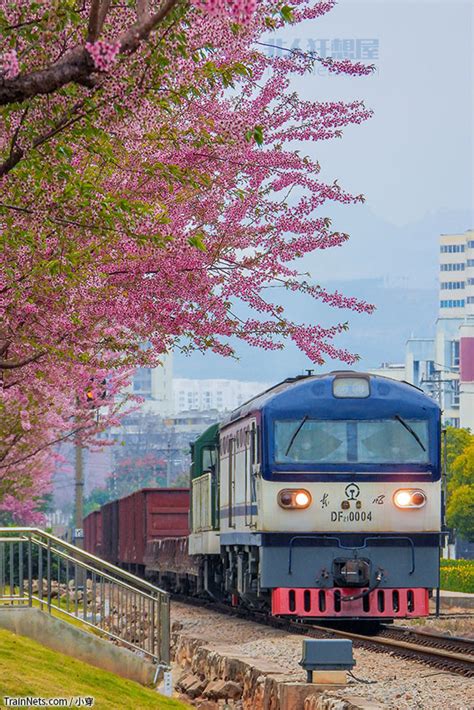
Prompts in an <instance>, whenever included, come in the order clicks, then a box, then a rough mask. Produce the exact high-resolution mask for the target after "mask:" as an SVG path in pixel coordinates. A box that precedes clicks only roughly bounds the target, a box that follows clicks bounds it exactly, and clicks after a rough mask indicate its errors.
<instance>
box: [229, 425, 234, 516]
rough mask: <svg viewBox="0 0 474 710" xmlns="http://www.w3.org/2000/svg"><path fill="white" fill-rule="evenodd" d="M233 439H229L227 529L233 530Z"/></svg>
mask: <svg viewBox="0 0 474 710" xmlns="http://www.w3.org/2000/svg"><path fill="white" fill-rule="evenodd" d="M234 507H235V439H234V438H233V437H231V438H230V439H229V528H235V520H234Z"/></svg>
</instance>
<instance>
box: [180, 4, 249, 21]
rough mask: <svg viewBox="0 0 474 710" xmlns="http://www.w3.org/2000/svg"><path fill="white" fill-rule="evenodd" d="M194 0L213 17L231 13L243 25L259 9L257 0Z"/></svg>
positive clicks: (197, 5)
mask: <svg viewBox="0 0 474 710" xmlns="http://www.w3.org/2000/svg"><path fill="white" fill-rule="evenodd" d="M192 2H193V5H195V6H196V7H198V8H199V9H200V10H203V11H204V12H206V13H207V14H208V15H211V17H226V16H227V17H228V16H229V15H230V16H231V17H232V18H233V19H234V20H235V21H236V22H239V23H241V24H243V25H245V24H247V23H248V22H250V20H251V19H252V17H253V15H254V13H255V10H256V9H257V0H192Z"/></svg>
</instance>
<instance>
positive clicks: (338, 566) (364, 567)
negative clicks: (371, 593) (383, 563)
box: [332, 557, 370, 587]
mask: <svg viewBox="0 0 474 710" xmlns="http://www.w3.org/2000/svg"><path fill="white" fill-rule="evenodd" d="M332 573H333V577H334V583H335V584H337V585H338V586H339V587H367V586H368V585H369V584H370V560H368V559H366V558H364V557H355V558H353V559H349V558H344V557H339V558H337V559H335V560H334V562H333V566H332Z"/></svg>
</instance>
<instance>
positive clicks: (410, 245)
mask: <svg viewBox="0 0 474 710" xmlns="http://www.w3.org/2000/svg"><path fill="white" fill-rule="evenodd" d="M290 4H291V3H290ZM473 18H474V3H473V2H471V1H470V0H469V1H468V0H444V1H433V0H397V1H396V2H395V1H393V0H372V1H369V2H367V1H364V2H361V1H360V0H339V4H338V5H337V6H336V8H335V9H334V10H333V11H331V12H330V13H328V14H327V15H326V16H324V17H322V18H320V19H319V20H315V21H311V22H306V23H305V24H304V25H302V26H299V27H298V28H287V29H286V30H285V32H284V33H282V32H280V33H279V34H278V35H276V36H273V37H272V38H271V39H269V40H268V41H270V42H273V43H276V44H283V46H286V47H292V46H295V42H296V43H298V45H299V46H300V48H301V49H303V50H305V49H309V48H311V47H312V46H314V42H317V45H316V46H317V47H321V46H326V47H328V49H329V48H330V47H331V46H338V45H337V40H347V41H348V42H347V44H346V45H345V46H346V47H347V48H349V49H350V48H352V47H353V48H354V49H355V51H357V50H358V48H359V47H361V41H363V40H375V43H374V44H373V45H372V48H373V49H374V51H375V52H376V53H377V55H378V56H376V57H375V58H374V59H373V60H372V61H373V63H375V64H376V67H377V71H376V72H375V73H374V74H373V75H371V76H369V77H360V78H349V77H344V76H334V75H328V74H327V73H326V72H325V71H323V72H322V73H321V75H320V74H317V73H315V74H313V75H311V76H306V77H302V78H297V79H295V80H294V88H295V89H297V90H298V92H299V93H300V94H301V95H302V96H303V97H304V98H307V99H316V100H341V99H343V100H352V99H363V100H364V101H365V103H366V105H367V106H369V107H370V108H372V109H373V110H374V117H373V118H372V119H370V120H369V121H367V122H366V123H365V124H363V125H361V126H351V127H350V128H348V129H347V131H346V133H345V135H344V137H343V139H342V140H338V141H332V142H321V143H317V144H313V145H311V144H302V145H301V150H302V152H305V153H307V154H309V155H311V156H312V157H314V158H317V159H318V160H319V162H320V163H321V166H322V177H323V178H325V179H327V180H328V181H332V180H333V179H334V178H337V179H338V182H339V184H341V185H343V186H344V187H345V188H346V189H348V190H349V191H352V192H353V193H355V194H359V193H363V194H364V195H365V196H366V203H365V204H364V205H361V206H355V207H345V208H338V209H332V210H331V211H330V212H329V211H326V213H328V212H329V213H330V214H331V216H333V217H334V220H335V227H337V228H338V229H341V230H342V231H346V232H349V234H351V240H350V242H349V243H348V244H347V245H345V246H344V247H343V248H341V249H334V250H326V251H325V252H315V253H314V254H312V255H308V256H307V257H305V259H304V260H302V264H301V267H302V268H303V270H305V271H310V272H311V273H312V275H313V278H314V280H316V281H318V282H325V281H331V284H332V285H333V286H334V285H336V286H338V287H340V288H341V289H342V290H344V292H346V293H355V294H356V295H359V293H357V291H358V289H359V291H360V283H359V284H358V282H359V281H360V280H361V279H365V280H366V281H365V282H364V283H363V286H362V291H363V294H364V296H365V297H367V298H369V300H372V301H373V302H374V303H375V304H376V305H378V307H379V312H378V315H377V318H378V319H381V322H383V321H384V315H385V310H384V309H387V308H388V309H390V302H389V299H388V296H389V293H388V292H387V293H383V289H382V290H381V288H380V283H379V284H378V285H377V282H376V281H373V282H371V281H367V280H368V279H372V280H373V279H374V277H376V278H379V277H381V278H383V279H385V283H386V284H387V281H388V283H389V284H392V285H395V286H396V285H397V284H398V288H399V289H400V284H402V286H401V288H402V289H405V291H406V294H407V298H406V301H404V300H403V293H401V294H398V296H397V298H399V299H400V300H399V302H398V301H397V302H398V311H397V313H395V314H393V313H392V311H390V314H391V315H390V318H391V322H392V326H393V327H392V328H391V329H390V330H389V331H387V334H386V335H387V337H385V340H386V344H385V346H384V347H385V350H381V349H380V347H378V348H375V349H374V347H372V346H368V347H366V348H365V351H364V346H363V343H364V339H365V341H366V342H368V341H367V338H366V336H367V333H370V326H369V325H368V321H367V317H365V316H363V317H361V316H353V317H351V316H350V314H347V316H348V319H349V322H350V325H351V330H350V332H349V334H348V335H345V336H344V338H343V340H342V341H340V342H341V345H344V346H345V347H348V348H349V349H355V350H357V352H359V353H360V354H361V355H362V357H363V360H362V363H361V364H362V365H364V366H373V365H377V364H378V362H377V359H380V358H382V359H384V360H392V361H393V360H400V359H401V357H402V355H403V350H404V340H405V337H407V336H408V335H410V334H411V332H412V331H413V330H414V329H416V330H418V327H417V326H419V332H418V334H419V335H423V334H426V330H427V328H429V327H430V323H429V322H427V321H429V320H430V319H431V318H433V317H434V315H435V313H436V303H437V294H436V278H437V259H438V243H437V239H438V236H439V233H440V232H450V231H459V232H462V231H465V230H466V229H469V228H471V227H472V226H473V224H474V220H473V217H472V215H473V165H474V151H473V131H472V126H473V118H474V116H473V78H474V77H473V73H474V72H473V56H474V54H473V50H474V42H473ZM321 41H326V43H325V44H324V45H322V44H321ZM331 43H335V44H331ZM298 45H297V46H298ZM370 283H373V288H372V287H371V286H370ZM413 288H418V289H422V290H425V291H426V294H425V295H426V298H424V296H422V297H421V298H420V299H416V298H414V297H413ZM418 301H419V306H418V308H419V312H418V311H417V302H418ZM398 313H399V316H400V319H399V322H398V323H397V314H398ZM340 315H341V314H334V316H333V317H338V316H340ZM408 316H409V317H408ZM323 317H324V316H323V315H322V314H321V313H320V311H319V309H317V308H316V309H314V312H311V310H310V311H309V318H310V319H311V318H313V319H315V320H316V319H319V320H321V318H323ZM387 319H388V311H387ZM387 319H386V320H387ZM393 319H395V320H393ZM404 324H406V325H405V330H404ZM374 329H375V323H374ZM408 329H409V330H408ZM390 333H392V335H393V337H391V336H390ZM360 345H362V350H363V351H362V352H361V347H360ZM240 354H241V360H240V362H238V363H233V362H232V361H226V360H223V359H222V358H217V357H213V356H210V355H206V356H205V357H203V356H199V355H196V356H193V357H191V358H181V357H180V356H177V357H176V359H175V371H176V374H177V375H179V376H196V377H211V376H214V377H235V378H239V379H246V373H247V372H248V373H249V377H248V378H249V379H262V380H264V379H265V380H267V379H268V375H267V373H265V375H264V374H262V376H261V377H257V376H256V373H258V372H259V371H260V370H262V371H263V370H264V368H265V367H266V365H267V357H268V356H267V354H266V353H264V352H261V351H251V350H250V349H248V348H241V349H240ZM271 360H272V362H273V363H274V364H273V367H274V371H275V376H276V377H280V376H286V375H291V374H295V367H297V368H304V367H305V366H308V367H309V366H310V365H309V363H308V361H307V359H306V358H304V357H303V356H300V355H299V354H297V353H296V351H295V350H294V349H293V348H292V347H291V346H290V347H289V348H287V349H286V350H285V351H283V352H281V353H278V354H276V355H273V356H272V358H271ZM337 366H338V363H328V367H329V369H332V368H334V367H337ZM250 375H251V376H250Z"/></svg>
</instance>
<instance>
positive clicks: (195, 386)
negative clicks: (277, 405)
mask: <svg viewBox="0 0 474 710" xmlns="http://www.w3.org/2000/svg"><path fill="white" fill-rule="evenodd" d="M270 386H271V385H270V384H269V383H267V382H243V381H240V380H219V379H210V380H194V379H186V378H179V377H177V378H175V379H174V380H173V398H174V411H175V413H176V414H177V413H179V412H186V411H197V412H204V411H209V410H211V409H216V410H217V411H219V412H229V411H231V410H232V409H235V408H236V407H239V406H240V405H241V404H243V403H244V402H246V401H247V400H249V399H252V397H255V396H256V395H257V394H260V392H263V391H264V390H266V389H268V387H270Z"/></svg>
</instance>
